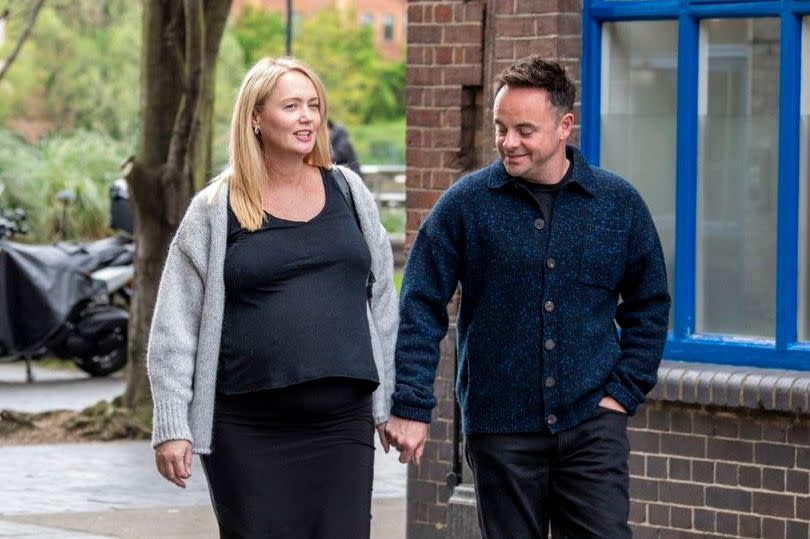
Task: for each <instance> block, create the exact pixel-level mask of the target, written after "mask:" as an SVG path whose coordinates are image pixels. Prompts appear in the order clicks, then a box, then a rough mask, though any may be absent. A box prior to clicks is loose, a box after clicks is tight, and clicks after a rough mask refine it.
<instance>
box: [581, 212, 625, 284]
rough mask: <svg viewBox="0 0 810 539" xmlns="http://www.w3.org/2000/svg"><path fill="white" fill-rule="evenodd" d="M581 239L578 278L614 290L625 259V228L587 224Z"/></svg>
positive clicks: (622, 271)
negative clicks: (581, 247)
mask: <svg viewBox="0 0 810 539" xmlns="http://www.w3.org/2000/svg"><path fill="white" fill-rule="evenodd" d="M585 232H586V234H585V238H584V241H583V250H582V257H581V259H580V268H579V281H580V282H582V283H585V284H588V285H591V286H598V287H600V288H607V289H609V290H616V289H617V288H618V287H619V283H620V282H621V280H622V277H624V268H625V265H626V262H627V232H626V231H624V230H617V229H612V228H606V227H603V226H599V225H589V226H588V228H587V229H586V231H585Z"/></svg>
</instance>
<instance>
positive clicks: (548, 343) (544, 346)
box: [543, 339, 557, 351]
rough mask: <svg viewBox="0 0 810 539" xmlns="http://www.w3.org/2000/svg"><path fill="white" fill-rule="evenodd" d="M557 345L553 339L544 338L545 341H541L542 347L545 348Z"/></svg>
mask: <svg viewBox="0 0 810 539" xmlns="http://www.w3.org/2000/svg"><path fill="white" fill-rule="evenodd" d="M555 346H557V343H555V342H554V339H546V342H544V343H543V348H545V349H546V350H549V351H551V350H554V347H555Z"/></svg>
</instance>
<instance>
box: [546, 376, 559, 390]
mask: <svg viewBox="0 0 810 539" xmlns="http://www.w3.org/2000/svg"><path fill="white" fill-rule="evenodd" d="M545 385H546V387H548V388H552V387H554V386H556V385H557V380H555V379H554V377H553V376H549V377H548V378H546V380H545Z"/></svg>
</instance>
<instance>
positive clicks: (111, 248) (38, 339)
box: [0, 236, 133, 376]
mask: <svg viewBox="0 0 810 539" xmlns="http://www.w3.org/2000/svg"><path fill="white" fill-rule="evenodd" d="M132 256H133V248H132V242H131V240H130V239H128V238H126V237H123V236H113V237H109V238H104V239H102V240H98V241H94V242H88V243H57V244H54V245H26V244H22V243H16V242H11V241H0V357H2V356H10V357H32V356H36V355H42V354H45V353H49V352H50V353H52V354H54V355H56V356H59V357H64V358H70V359H73V360H74V361H75V362H76V364H77V365H78V366H79V367H80V368H81V369H83V370H84V371H86V372H88V373H89V374H91V375H93V376H105V375H107V374H110V373H111V372H114V371H116V370H118V369H120V368H121V367H123V366H124V365H125V364H126V343H127V323H128V318H129V316H128V311H127V309H126V308H125V307H126V305H124V306H121V305H116V304H115V303H114V302H113V301H111V294H110V293H111V290H110V287H109V284H108V283H107V282H106V281H105V280H102V279H98V278H94V275H95V276H97V275H98V274H99V271H100V270H104V269H110V268H114V267H127V266H128V267H129V268H130V269H129V270H127V271H129V274H130V275H131V263H132Z"/></svg>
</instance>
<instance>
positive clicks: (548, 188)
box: [520, 163, 574, 226]
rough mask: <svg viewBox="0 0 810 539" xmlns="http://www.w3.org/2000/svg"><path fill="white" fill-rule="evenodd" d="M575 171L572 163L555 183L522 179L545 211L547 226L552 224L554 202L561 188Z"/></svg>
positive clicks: (541, 209)
mask: <svg viewBox="0 0 810 539" xmlns="http://www.w3.org/2000/svg"><path fill="white" fill-rule="evenodd" d="M573 172H574V165H573V163H570V164H569V166H568V170H567V171H565V174H564V175H563V177H562V179H561V180H560V181H558V182H557V183H554V184H550V185H549V184H543V183H535V182H530V181H528V180H524V179H520V184H521V185H522V186H524V187H525V188H526V190H528V191H529V193H531V195H532V196H533V197H534V199H535V200H536V201H537V205H538V206H540V211H541V212H542V213H543V218H544V219H545V221H546V226H548V225H551V218H552V217H553V216H554V204H555V203H556V201H557V195H559V194H560V190H561V189H562V188H563V186H564V185H565V184H566V183H567V182H568V181H569V180H570V179H571V175H572V174H573Z"/></svg>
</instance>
